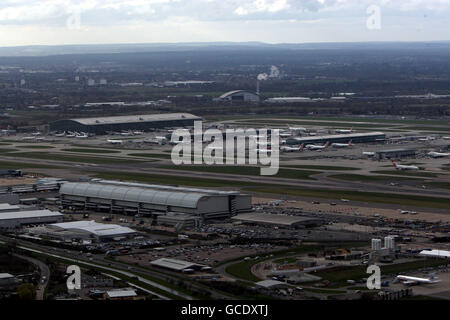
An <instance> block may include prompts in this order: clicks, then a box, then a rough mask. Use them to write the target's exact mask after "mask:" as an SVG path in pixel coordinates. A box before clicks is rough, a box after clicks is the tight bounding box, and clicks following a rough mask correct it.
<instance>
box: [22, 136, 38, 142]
mask: <svg viewBox="0 0 450 320" xmlns="http://www.w3.org/2000/svg"><path fill="white" fill-rule="evenodd" d="M30 140H36V137H23V138H22V141H30Z"/></svg>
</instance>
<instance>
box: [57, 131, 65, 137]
mask: <svg viewBox="0 0 450 320" xmlns="http://www.w3.org/2000/svg"><path fill="white" fill-rule="evenodd" d="M65 136H66V132H65V131H64V132H63V133H56V134H55V137H58V138H59V137H65Z"/></svg>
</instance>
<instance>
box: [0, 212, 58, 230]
mask: <svg viewBox="0 0 450 320" xmlns="http://www.w3.org/2000/svg"><path fill="white" fill-rule="evenodd" d="M62 220H63V215H62V214H61V213H59V212H53V211H50V210H32V211H16V212H4V213H1V214H0V229H15V228H19V227H21V226H24V225H30V224H46V223H55V222H62Z"/></svg>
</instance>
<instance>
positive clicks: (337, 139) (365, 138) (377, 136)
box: [286, 132, 386, 145]
mask: <svg viewBox="0 0 450 320" xmlns="http://www.w3.org/2000/svg"><path fill="white" fill-rule="evenodd" d="M385 139H386V134H384V133H383V132H366V133H350V134H335V135H328V136H317V137H301V138H289V139H287V141H286V143H287V144H295V145H300V144H302V143H304V144H313V143H327V142H329V143H348V142H349V141H350V140H351V141H352V142H353V143H369V142H383V141H384V140H385Z"/></svg>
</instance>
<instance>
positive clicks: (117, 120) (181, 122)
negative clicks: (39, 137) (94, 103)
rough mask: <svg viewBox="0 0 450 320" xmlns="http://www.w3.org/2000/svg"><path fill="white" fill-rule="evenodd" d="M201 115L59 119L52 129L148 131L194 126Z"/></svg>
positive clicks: (178, 114) (90, 131)
mask: <svg viewBox="0 0 450 320" xmlns="http://www.w3.org/2000/svg"><path fill="white" fill-rule="evenodd" d="M196 120H201V118H200V117H197V116H194V115H193V114H190V113H165V114H146V115H136V116H118V117H101V118H80V119H69V120H58V121H55V122H52V123H50V131H57V132H63V131H72V132H86V133H95V134H106V133H107V132H111V131H112V132H120V131H123V130H125V131H127V130H141V131H147V130H152V129H158V128H168V127H169V128H170V127H186V126H193V125H194V121H196Z"/></svg>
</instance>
